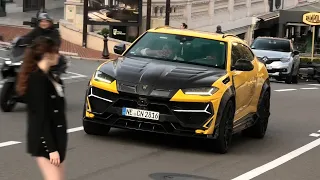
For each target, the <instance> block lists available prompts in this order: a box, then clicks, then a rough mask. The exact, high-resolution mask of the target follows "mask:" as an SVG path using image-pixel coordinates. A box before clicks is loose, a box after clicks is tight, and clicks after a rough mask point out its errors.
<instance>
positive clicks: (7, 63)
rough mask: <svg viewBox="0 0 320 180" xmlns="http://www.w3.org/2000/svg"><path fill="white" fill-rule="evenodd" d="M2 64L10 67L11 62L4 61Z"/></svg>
mask: <svg viewBox="0 0 320 180" xmlns="http://www.w3.org/2000/svg"><path fill="white" fill-rule="evenodd" d="M4 63H5V64H6V65H10V64H11V63H12V62H11V61H8V60H6V61H4Z"/></svg>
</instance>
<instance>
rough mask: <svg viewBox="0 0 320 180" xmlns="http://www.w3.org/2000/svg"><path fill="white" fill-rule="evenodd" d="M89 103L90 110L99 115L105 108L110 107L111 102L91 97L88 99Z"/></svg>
mask: <svg viewBox="0 0 320 180" xmlns="http://www.w3.org/2000/svg"><path fill="white" fill-rule="evenodd" d="M89 102H90V106H91V110H92V111H93V112H96V113H99V114H101V113H103V112H104V111H106V110H107V108H108V107H109V106H110V105H111V102H108V101H104V100H101V99H98V98H96V97H92V96H91V97H89Z"/></svg>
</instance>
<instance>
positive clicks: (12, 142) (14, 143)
mask: <svg viewBox="0 0 320 180" xmlns="http://www.w3.org/2000/svg"><path fill="white" fill-rule="evenodd" d="M82 130H83V126H80V127H75V128H70V129H67V133H73V132H77V131H82ZM20 143H22V142H19V141H7V142H3V143H0V148H2V147H6V146H12V145H16V144H20Z"/></svg>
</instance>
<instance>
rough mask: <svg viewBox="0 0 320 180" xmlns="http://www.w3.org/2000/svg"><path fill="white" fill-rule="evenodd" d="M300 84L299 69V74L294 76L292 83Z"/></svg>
mask: <svg viewBox="0 0 320 180" xmlns="http://www.w3.org/2000/svg"><path fill="white" fill-rule="evenodd" d="M298 82H299V68H298V71H297V74H296V75H294V76H292V83H293V84H298Z"/></svg>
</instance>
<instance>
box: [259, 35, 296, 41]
mask: <svg viewBox="0 0 320 180" xmlns="http://www.w3.org/2000/svg"><path fill="white" fill-rule="evenodd" d="M256 39H276V40H283V41H290V39H286V38H280V37H269V36H259V37H257V38H256Z"/></svg>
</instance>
